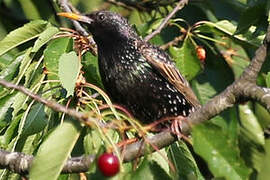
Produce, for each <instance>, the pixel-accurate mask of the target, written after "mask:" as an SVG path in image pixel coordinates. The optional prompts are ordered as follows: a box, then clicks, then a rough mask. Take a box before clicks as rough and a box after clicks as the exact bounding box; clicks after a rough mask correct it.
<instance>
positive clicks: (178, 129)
mask: <svg viewBox="0 0 270 180" xmlns="http://www.w3.org/2000/svg"><path fill="white" fill-rule="evenodd" d="M182 121H187V117H184V116H177V117H175V119H174V120H173V121H172V123H171V132H172V133H173V134H175V135H176V136H177V138H178V140H180V139H184V140H185V141H186V142H188V143H190V144H192V143H191V141H190V139H189V137H187V136H185V135H184V134H183V133H182V123H183V122H182ZM187 123H188V124H189V122H187Z"/></svg>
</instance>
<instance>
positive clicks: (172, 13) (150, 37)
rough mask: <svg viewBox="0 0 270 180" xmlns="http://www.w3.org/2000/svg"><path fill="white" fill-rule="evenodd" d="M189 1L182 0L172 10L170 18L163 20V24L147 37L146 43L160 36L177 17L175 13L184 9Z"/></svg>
mask: <svg viewBox="0 0 270 180" xmlns="http://www.w3.org/2000/svg"><path fill="white" fill-rule="evenodd" d="M188 1H189V0H180V1H179V2H178V3H177V5H176V6H175V8H174V9H173V10H172V12H170V13H169V14H168V16H167V17H166V18H165V19H163V21H162V23H161V24H160V25H159V27H158V28H157V29H156V30H154V31H153V32H152V33H151V34H149V35H147V36H146V37H145V38H144V40H145V41H149V40H150V39H152V38H153V37H154V36H155V35H157V34H159V33H160V32H161V30H162V29H163V28H164V27H165V26H166V25H167V24H168V22H169V20H170V19H171V18H172V17H173V16H174V15H175V13H176V12H177V11H179V10H180V9H182V8H183V7H184V6H185V4H187V3H188Z"/></svg>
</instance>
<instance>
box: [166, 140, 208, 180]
mask: <svg viewBox="0 0 270 180" xmlns="http://www.w3.org/2000/svg"><path fill="white" fill-rule="evenodd" d="M169 157H170V161H171V162H173V163H174V165H175V166H176V167H175V168H176V172H172V174H173V176H174V177H178V179H197V180H203V179H204V178H203V176H202V175H201V173H200V171H199V168H198V167H197V164H196V161H195V159H194V158H193V156H192V154H191V152H190V151H189V149H188V147H187V146H186V144H185V143H184V142H182V141H178V142H176V143H174V144H172V145H171V146H170V148H169Z"/></svg>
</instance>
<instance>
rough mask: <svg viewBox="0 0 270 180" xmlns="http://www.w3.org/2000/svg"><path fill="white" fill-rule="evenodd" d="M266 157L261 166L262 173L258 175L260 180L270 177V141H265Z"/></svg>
mask: <svg viewBox="0 0 270 180" xmlns="http://www.w3.org/2000/svg"><path fill="white" fill-rule="evenodd" d="M264 148H265V151H266V153H265V156H264V158H263V162H262V164H261V172H259V174H258V180H265V179H268V178H269V177H270V171H269V169H270V161H269V159H270V139H267V140H266V141H265V146H264Z"/></svg>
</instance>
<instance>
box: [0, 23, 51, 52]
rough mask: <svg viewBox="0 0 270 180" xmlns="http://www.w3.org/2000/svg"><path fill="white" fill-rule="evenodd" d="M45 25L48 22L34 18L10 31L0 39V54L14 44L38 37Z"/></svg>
mask: <svg viewBox="0 0 270 180" xmlns="http://www.w3.org/2000/svg"><path fill="white" fill-rule="evenodd" d="M47 25H48V22H46V21H42V20H36V21H32V22H30V23H27V24H25V25H24V26H23V27H21V28H18V29H15V30H14V31H12V32H10V33H9V34H8V35H7V36H6V37H5V38H4V39H3V40H2V41H0V56H1V55H3V54H4V53H6V52H7V51H9V50H11V49H12V48H14V47H16V46H18V45H20V44H23V43H25V42H27V41H29V40H31V39H34V38H36V37H38V36H39V35H40V33H42V32H43V31H44V30H45V29H46V27H47Z"/></svg>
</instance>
